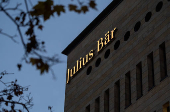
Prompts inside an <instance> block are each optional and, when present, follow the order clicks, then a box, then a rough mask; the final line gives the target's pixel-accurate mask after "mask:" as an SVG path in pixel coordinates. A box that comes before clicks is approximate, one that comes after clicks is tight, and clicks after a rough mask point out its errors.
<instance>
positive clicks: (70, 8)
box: [69, 4, 77, 11]
mask: <svg viewBox="0 0 170 112" xmlns="http://www.w3.org/2000/svg"><path fill="white" fill-rule="evenodd" d="M69 10H70V11H76V10H77V6H76V5H72V4H70V5H69Z"/></svg>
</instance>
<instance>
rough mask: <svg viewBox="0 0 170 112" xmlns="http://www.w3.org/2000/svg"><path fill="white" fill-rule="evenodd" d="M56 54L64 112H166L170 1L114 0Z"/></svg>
mask: <svg viewBox="0 0 170 112" xmlns="http://www.w3.org/2000/svg"><path fill="white" fill-rule="evenodd" d="M62 53H63V54H65V55H67V56H68V58H67V74H66V82H67V84H66V91H65V112H170V108H169V105H170V72H169V70H170V0H114V1H112V2H111V3H110V4H109V5H108V7H106V8H105V9H104V10H103V12H102V13H101V14H100V15H99V16H98V17H97V18H96V19H95V20H94V21H92V22H91V23H90V24H89V26H87V27H86V29H84V30H83V31H82V32H81V33H80V34H79V35H78V36H77V37H76V38H75V40H73V42H72V43H70V44H69V45H68V46H67V47H66V48H65V50H64V51H63V52H62Z"/></svg>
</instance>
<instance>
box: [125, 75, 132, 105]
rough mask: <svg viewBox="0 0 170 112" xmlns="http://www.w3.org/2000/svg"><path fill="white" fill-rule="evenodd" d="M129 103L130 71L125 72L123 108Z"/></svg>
mask: <svg viewBox="0 0 170 112" xmlns="http://www.w3.org/2000/svg"><path fill="white" fill-rule="evenodd" d="M129 105H131V82H130V72H127V73H126V74H125V108H127V107H128V106H129Z"/></svg>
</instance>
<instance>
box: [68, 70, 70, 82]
mask: <svg viewBox="0 0 170 112" xmlns="http://www.w3.org/2000/svg"><path fill="white" fill-rule="evenodd" d="M69 80H70V69H68V70H67V84H68V83H69Z"/></svg>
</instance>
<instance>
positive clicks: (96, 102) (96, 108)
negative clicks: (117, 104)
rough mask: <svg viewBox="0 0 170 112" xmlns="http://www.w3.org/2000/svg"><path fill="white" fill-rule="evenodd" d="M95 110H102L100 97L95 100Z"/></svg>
mask: <svg viewBox="0 0 170 112" xmlns="http://www.w3.org/2000/svg"><path fill="white" fill-rule="evenodd" d="M95 112H100V97H98V98H97V99H96V100H95Z"/></svg>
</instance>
